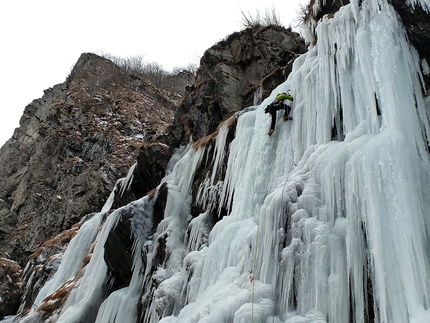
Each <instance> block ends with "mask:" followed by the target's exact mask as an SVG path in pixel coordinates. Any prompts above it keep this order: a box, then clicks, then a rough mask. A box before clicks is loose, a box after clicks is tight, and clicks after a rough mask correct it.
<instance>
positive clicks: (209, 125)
mask: <svg viewBox="0 0 430 323" xmlns="http://www.w3.org/2000/svg"><path fill="white" fill-rule="evenodd" d="M305 51H306V47H305V45H304V42H303V39H302V38H301V37H300V36H299V34H297V33H294V32H292V31H291V30H287V29H285V28H283V27H279V26H268V27H261V26H260V27H255V28H248V29H245V30H244V31H242V32H240V33H239V32H238V33H234V34H232V35H230V36H228V37H227V38H226V39H225V40H223V41H221V42H219V43H217V44H216V45H214V46H212V47H211V48H209V49H208V50H207V51H206V52H205V53H204V55H203V57H202V59H201V61H200V68H199V70H198V71H197V77H196V81H195V84H194V85H193V86H192V87H189V88H188V92H187V95H186V97H185V100H184V102H183V104H182V106H181V112H182V115H180V118H182V120H185V122H184V129H185V136H186V137H189V136H191V135H192V139H193V141H196V140H198V139H200V138H202V137H204V136H206V135H208V134H210V133H212V132H214V131H215V129H216V128H217V126H218V125H219V123H220V122H221V121H222V120H224V119H226V118H228V117H230V116H231V115H232V114H233V113H235V112H237V111H240V110H242V109H243V108H245V107H247V106H250V105H253V104H254V99H255V100H257V101H261V99H264V98H265V97H267V96H268V95H269V94H270V92H271V91H272V90H273V89H274V88H275V87H276V86H277V85H279V84H280V83H281V82H283V81H285V79H286V77H287V76H288V74H289V72H290V71H291V66H292V63H293V61H294V59H295V57H296V56H297V55H298V54H302V53H304V52H305ZM257 93H259V94H257ZM258 103H259V102H258Z"/></svg>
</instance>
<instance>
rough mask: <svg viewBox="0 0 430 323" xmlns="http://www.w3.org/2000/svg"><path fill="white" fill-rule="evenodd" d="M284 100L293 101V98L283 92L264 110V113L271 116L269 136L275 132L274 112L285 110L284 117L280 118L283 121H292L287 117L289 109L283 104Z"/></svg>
mask: <svg viewBox="0 0 430 323" xmlns="http://www.w3.org/2000/svg"><path fill="white" fill-rule="evenodd" d="M285 100H288V101H293V97H292V96H291V95H290V94H287V93H285V92H283V93H278V94H277V95H276V97H275V100H274V101H273V102H272V103H270V104H269V105H268V106H267V107H266V108H265V109H264V113H270V115H271V116H272V123H271V124H270V130H269V133H268V135H269V136H271V135H272V133H273V131H275V123H276V112H277V111H278V110H281V109H282V110H285V112H284V117H283V118H282V120H283V121H287V120H293V118H292V117H290V116H289V114H290V112H291V107H290V106H289V105H288V104H286V103H284V101H285Z"/></svg>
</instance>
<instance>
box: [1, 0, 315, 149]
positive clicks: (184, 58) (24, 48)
mask: <svg viewBox="0 0 430 323" xmlns="http://www.w3.org/2000/svg"><path fill="white" fill-rule="evenodd" d="M148 3H150V4H148ZM300 3H302V4H305V3H308V1H307V0H282V1H281V0H273V1H264V0H260V1H253V0H252V1H251V0H238V1H234V0H213V1H202V0H183V1H174V0H171V1H160V0H158V1H157V0H151V1H150V0H140V1H138V0H121V1H110V0H74V1H63V0H22V1H1V3H0V35H1V50H0V146H2V145H3V144H4V143H5V142H6V141H7V140H8V139H9V138H10V137H11V136H12V134H13V131H14V129H15V128H16V127H18V126H19V119H20V118H21V116H22V114H23V111H24V108H25V106H26V105H27V104H29V103H30V102H31V101H32V100H34V99H38V98H40V97H42V95H43V90H45V89H47V88H50V87H52V86H53V85H55V84H58V83H62V82H64V81H65V79H66V77H67V75H68V74H69V73H70V71H71V68H72V67H73V65H74V63H75V62H76V61H77V59H78V58H79V56H80V54H81V53H84V52H93V53H109V54H112V55H115V56H120V57H128V56H136V55H143V57H144V60H145V61H147V62H157V63H159V64H161V65H162V66H163V67H164V68H165V69H166V70H171V69H172V68H174V67H184V66H187V65H188V64H189V63H193V64H198V62H199V59H200V57H201V56H202V54H203V52H204V51H205V50H206V49H208V48H209V47H211V46H212V45H214V44H215V43H216V42H218V41H220V40H222V39H224V38H225V37H226V36H228V35H229V34H231V33H233V32H235V31H240V30H242V29H243V25H242V21H243V19H242V18H243V16H242V12H243V13H245V14H247V15H250V16H253V17H255V16H256V13H257V12H260V14H264V12H265V11H266V10H268V9H269V10H271V8H276V10H277V12H278V14H279V18H280V20H281V22H282V23H283V25H284V26H285V27H288V26H290V25H291V26H292V27H295V25H296V22H295V20H296V18H297V16H298V12H299V4H300Z"/></svg>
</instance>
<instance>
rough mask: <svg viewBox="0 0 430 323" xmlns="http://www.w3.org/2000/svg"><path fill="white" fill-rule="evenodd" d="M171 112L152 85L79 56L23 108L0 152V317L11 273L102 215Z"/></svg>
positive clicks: (11, 307)
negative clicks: (83, 223)
mask: <svg viewBox="0 0 430 323" xmlns="http://www.w3.org/2000/svg"><path fill="white" fill-rule="evenodd" d="M175 110H176V105H175V104H174V103H173V102H171V100H170V99H169V97H168V96H167V95H166V94H165V93H163V92H162V91H161V90H159V89H157V88H155V87H154V86H153V85H151V83H149V82H148V81H146V80H144V79H142V78H140V77H138V76H135V75H133V74H129V73H125V72H124V71H123V70H122V69H121V68H119V67H118V66H117V65H115V64H113V63H112V62H111V61H109V60H107V59H105V58H102V57H99V56H97V55H94V54H82V55H81V57H80V58H79V60H78V61H77V63H76V65H75V67H74V68H73V70H72V72H71V74H70V76H69V77H68V79H67V81H66V82H64V83H62V84H59V85H56V86H54V87H52V88H50V89H48V90H46V91H45V94H44V96H43V97H42V98H40V99H37V100H34V101H33V102H32V103H31V104H29V105H28V106H27V107H26V109H25V111H24V115H23V116H22V118H21V121H20V127H19V128H17V129H16V130H15V133H14V135H13V137H12V138H11V139H10V140H9V141H8V142H7V143H6V144H5V145H4V146H3V147H2V148H1V150H0V165H2V167H1V168H0V199H1V200H0V257H3V258H6V259H10V261H13V265H9V264H5V265H4V266H3V265H2V266H0V290H1V293H2V294H0V296H1V299H2V301H0V314H2V313H3V314H8V313H13V312H15V313H16V310H17V307H18V305H19V302H18V296H19V293H15V294H14V296H13V294H12V293H9V294H8V295H9V296H10V297H9V296H8V297H5V295H4V294H3V293H4V291H6V290H8V289H10V288H11V286H15V288H16V286H18V285H19V283H20V281H19V275H17V272H19V270H18V269H17V268H20V270H22V269H21V267H23V265H25V263H26V262H27V261H28V257H29V255H30V254H31V253H33V252H34V251H35V250H36V248H38V247H40V246H41V245H42V244H43V243H44V242H45V241H47V240H49V239H51V238H52V237H54V236H56V235H57V234H59V233H60V232H62V231H63V230H66V229H70V227H71V226H72V225H73V224H74V223H77V222H79V220H80V219H81V218H82V217H83V216H85V215H86V214H89V213H91V212H95V211H100V209H101V207H102V206H103V204H104V203H105V201H106V199H107V197H108V196H109V193H110V191H111V190H112V189H113V187H114V185H115V183H116V181H117V180H118V179H119V178H121V177H123V176H125V175H126V174H127V171H128V169H129V168H130V166H131V165H132V164H133V163H134V162H135V160H136V156H137V154H138V150H139V147H140V146H142V145H143V144H144V143H145V142H148V141H154V140H157V137H158V136H160V134H162V133H163V132H165V131H166V128H167V126H168V125H170V124H171V123H172V120H173V117H174V113H175ZM33 265H34V266H36V265H40V264H33ZM5 277H9V278H10V279H6V278H5ZM11 295H12V296H11ZM11 298H13V299H11Z"/></svg>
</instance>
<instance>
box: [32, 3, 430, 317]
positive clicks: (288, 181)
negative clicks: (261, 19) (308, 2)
mask: <svg viewBox="0 0 430 323" xmlns="http://www.w3.org/2000/svg"><path fill="white" fill-rule="evenodd" d="M418 3H419V2H415V4H416V5H418ZM422 5H423V6H427V8H428V3H426V2H423V3H422ZM316 32H317V38H318V41H317V42H316V45H314V46H311V47H310V50H309V52H308V53H306V54H304V55H302V56H301V57H300V58H298V59H297V60H296V61H295V63H294V67H293V71H292V73H291V74H290V76H289V78H288V80H287V81H286V82H285V83H283V84H281V85H280V86H279V87H278V89H276V91H274V92H273V93H272V95H271V96H270V97H269V98H267V99H266V100H265V101H264V102H263V103H262V104H261V105H260V106H257V107H252V108H250V109H248V110H247V111H246V112H244V113H241V114H238V115H237V118H238V119H237V126H236V135H235V139H234V140H233V141H232V142H231V144H230V146H229V147H228V152H229V153H228V156H226V155H225V149H224V148H225V145H226V136H227V132H228V129H229V128H228V123H226V124H225V125H224V126H223V127H221V128H220V130H219V133H218V135H217V138H216V141H215V144H214V145H215V147H214V148H213V149H214V153H213V156H214V159H213V160H212V161H206V160H203V156H204V152H205V150H206V149H209V148H210V145H207V146H205V145H201V146H199V147H198V148H192V147H191V148H190V149H188V150H186V151H185V152H184V153H182V155H181V156H175V158H176V157H181V158H180V159H179V160H178V161H177V162H176V164H175V166H174V167H173V169H171V170H169V172H168V173H169V174H168V175H167V176H166V177H165V178H164V180H163V183H167V186H168V196H167V203H166V208H165V213H164V219H163V220H162V221H161V223H160V224H159V226H158V228H157V233H156V234H155V235H154V237H157V236H160V235H161V234H163V233H164V234H165V235H166V236H167V238H166V240H165V241H166V245H165V252H166V254H168V255H169V256H168V257H167V261H166V262H165V263H163V264H162V265H160V266H158V267H157V268H155V271H153V272H152V270H153V269H154V268H153V267H152V266H153V262H154V261H155V257H156V252H157V250H158V249H157V248H158V247H159V245H158V243H159V242H158V240H155V239H154V240H153V241H152V242H151V243H149V244H148V239H149V236H148V234H147V233H145V230H144V229H143V227H144V224H145V219H146V217H145V214H146V215H148V214H150V213H151V212H152V207H153V205H152V204H151V202H150V201H149V199H148V198H147V197H145V198H143V199H141V200H139V201H136V202H134V203H133V204H132V205H129V206H127V208H133V212H135V214H136V216H135V218H134V226H135V228H140V230H137V229H136V230H135V231H134V235H135V238H136V246H135V250H137V252H136V253H135V265H134V273H133V277H132V281H131V284H130V286H129V287H126V288H123V289H120V290H118V291H116V292H114V293H112V294H111V295H110V296H109V297H108V298H107V299H106V300H105V301H104V302H103V303H102V304H101V306H100V307H99V304H100V302H101V300H102V297H101V294H100V292H101V291H103V288H104V287H103V284H104V282H105V281H106V280H105V279H106V277H105V276H104V275H105V270H104V269H103V268H104V267H103V253H102V252H100V250H101V249H100V248H98V247H97V245H96V247H95V250H94V253H93V256H92V258H91V261H90V263H89V265H88V268H87V269H86V271H85V273H83V276H82V278H81V280H80V281H78V283H77V284H76V286H77V289H75V290H74V291H73V292H72V294H71V295H70V296H69V298H68V300H67V301H66V303H65V305H64V307H63V308H62V310H61V312H58V313H57V314H56V315H54V316H51V321H56V320H57V319H58V322H89V321H91V320H93V319H94V318H95V317H96V318H95V319H96V322H103V323H105V322H118V323H119V322H121V323H125V322H149V323H155V322H160V323H197V322H200V323H209V322H211V323H223V322H225V323H228V322H234V323H245V322H261V323H267V322H277V323H279V322H288V323H293V322H296V323H297V322H300V323H302V322H339V323H344V322H368V321H374V322H390V323H404V322H414V323H417V322H428V321H430V309H429V306H430V304H429V301H430V299H429V297H430V282H429V277H430V263H429V252H430V243H429V242H430V241H429V238H430V236H429V226H430V188H429V184H428V183H429V180H430V164H429V159H428V139H429V138H428V136H429V134H430V127H429V117H428V111H429V108H430V106H429V105H430V102H429V101H428V99H427V105H426V103H425V100H424V98H423V95H422V86H421V83H420V63H421V62H420V61H419V59H418V55H417V54H416V52H415V51H414V50H413V49H412V48H411V47H410V46H409V44H408V42H407V41H406V37H405V32H404V29H403V27H402V25H401V24H400V23H399V20H398V17H397V15H396V14H395V12H394V10H393V9H392V7H391V6H390V5H389V4H388V3H387V2H385V1H373V0H364V1H362V2H360V5H359V4H358V2H357V1H353V2H352V3H351V4H349V5H347V6H344V7H342V8H341V9H340V11H339V12H337V13H336V15H335V16H334V17H333V18H330V19H328V18H327V19H325V20H324V21H322V22H320V23H319V24H318V26H317V28H316ZM288 89H290V90H291V93H292V95H293V96H294V99H295V100H294V104H293V118H294V120H293V121H288V122H286V123H283V122H282V121H281V119H280V117H281V116H279V119H278V123H277V126H276V130H275V133H274V134H273V135H272V136H271V137H268V136H267V132H268V130H269V129H268V128H269V124H270V120H269V117H268V116H267V115H266V114H264V108H265V106H266V105H267V104H268V103H270V102H271V101H272V100H273V99H274V96H275V95H276V93H277V92H280V91H286V90H288ZM224 162H225V163H226V167H227V168H226V170H225V174H226V175H225V178H223V179H222V180H221V181H219V182H218V181H216V180H215V178H216V176H215V175H216V174H217V172H218V171H219V170H220V168H221V167H222V165H224ZM201 163H209V164H212V165H213V169H212V172H211V173H210V174H208V177H207V180H206V181H205V182H204V183H203V184H202V186H201V190H200V194H199V198H200V199H201V201H200V204H201V205H203V206H204V207H206V208H207V209H209V208H211V207H213V205H214V203H215V204H216V203H218V204H223V203H224V204H225V205H228V212H229V215H228V216H225V217H223V218H222V219H221V220H220V221H218V222H217V223H216V225H215V226H214V227H213V229H212V230H211V231H210V233H209V232H208V226H207V219H206V217H207V216H208V212H203V213H202V214H200V215H199V216H197V217H194V218H192V219H191V217H190V212H191V210H190V205H191V198H192V196H191V185H192V183H193V178H194V176H195V172H196V170H197V168H198V166H199V165H200V164H201ZM160 187H161V185H160ZM156 194H157V193H156ZM214 196H216V199H214ZM120 213H121V209H120V210H117V211H115V212H113V213H112V214H111V215H110V216H109V219H108V221H107V223H106V224H105V225H104V227H103V229H102V230H101V231H100V233H99V236H98V238H97V240H98V243H101V242H102V241H103V239H104V237H105V234H106V233H105V232H106V231H107V230H109V229H110V225H112V226H114V225H115V217H117V216H119V215H120ZM208 234H209V236H208V238H207V239H206V238H205V237H206V236H207V235H208ZM77 237H78V236H77ZM144 244H145V250H147V252H146V254H144V261H142V260H141V258H140V256H141V250H142V248H143V247H144ZM70 245H72V243H71V244H70ZM70 254H72V253H70ZM65 260H66V259H64V260H63V261H65ZM97 266H100V267H97ZM100 268H101V269H100ZM79 282H80V283H79ZM96 282H99V285H97V284H96ZM57 284H58V283H57ZM88 295H96V296H95V297H88ZM142 303H143V304H144V307H141V306H140V305H139V304H142ZM37 316H38V314H37V312H35V313H32V314H31V315H30V316H29V318H28V322H33V321H32V320H34V318H35V317H37ZM51 321H50V322H51Z"/></svg>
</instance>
